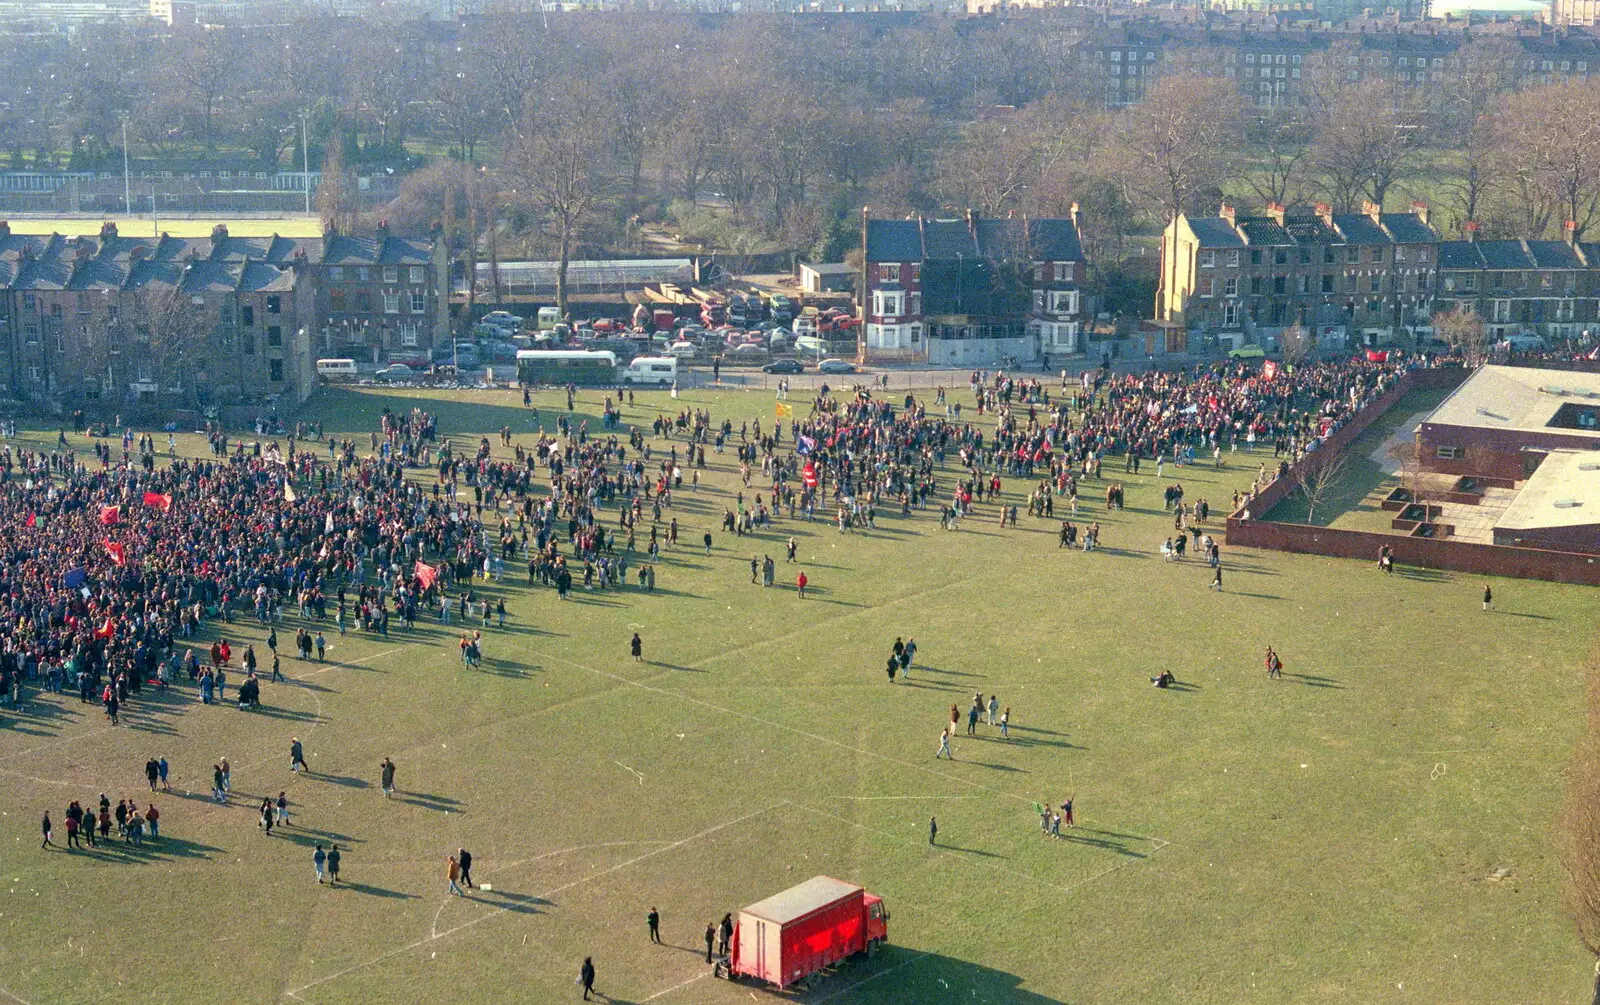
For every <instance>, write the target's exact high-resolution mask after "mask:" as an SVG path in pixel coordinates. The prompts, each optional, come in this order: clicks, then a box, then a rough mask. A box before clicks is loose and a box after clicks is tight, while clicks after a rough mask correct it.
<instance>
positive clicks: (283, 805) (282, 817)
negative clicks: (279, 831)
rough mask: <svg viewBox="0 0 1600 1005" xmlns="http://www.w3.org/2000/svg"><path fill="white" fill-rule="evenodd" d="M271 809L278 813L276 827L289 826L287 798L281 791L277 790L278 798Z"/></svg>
mask: <svg viewBox="0 0 1600 1005" xmlns="http://www.w3.org/2000/svg"><path fill="white" fill-rule="evenodd" d="M273 809H275V810H277V811H278V826H279V827H287V826H289V797H288V796H287V795H285V794H284V792H283V790H282V789H279V790H278V798H277V800H276V801H274V803H273Z"/></svg>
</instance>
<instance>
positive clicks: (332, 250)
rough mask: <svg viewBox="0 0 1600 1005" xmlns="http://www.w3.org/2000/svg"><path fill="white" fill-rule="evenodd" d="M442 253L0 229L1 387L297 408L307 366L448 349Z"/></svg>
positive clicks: (331, 237) (378, 235)
mask: <svg viewBox="0 0 1600 1005" xmlns="http://www.w3.org/2000/svg"><path fill="white" fill-rule="evenodd" d="M448 273H449V269H448V262H447V260H446V252H445V247H444V242H443V241H442V240H439V239H438V238H437V237H435V236H433V235H429V236H426V237H422V238H415V237H402V236H399V235H395V234H390V233H389V232H388V229H387V227H383V226H380V227H378V228H377V229H376V230H375V231H372V232H369V233H365V234H341V233H339V232H338V231H336V230H333V229H330V230H328V232H327V233H325V234H324V235H323V236H322V237H320V238H285V237H277V236H271V237H234V236H231V235H229V233H228V230H227V228H226V227H225V226H218V227H217V228H216V229H215V230H213V232H212V234H211V235H210V236H209V237H206V238H177V237H171V236H168V235H167V234H162V235H160V236H159V237H123V236H120V235H119V234H118V233H117V228H116V225H115V224H110V223H107V224H105V225H104V226H103V227H102V228H101V230H100V232H99V234H97V235H84V236H63V235H61V234H42V235H28V234H13V233H12V232H11V228H10V227H9V226H8V225H6V224H5V223H3V222H0V381H4V382H5V383H6V385H7V386H8V387H9V388H10V392H11V394H12V395H13V396H14V397H16V398H20V399H25V400H34V401H40V402H48V403H51V404H58V405H60V406H61V407H63V408H66V407H78V406H82V405H94V404H97V403H98V404H102V405H104V406H106V407H119V408H120V407H123V406H124V405H132V404H138V403H148V404H162V405H172V404H179V403H182V404H190V405H198V406H202V407H204V406H210V405H221V404H230V405H233V404H260V403H264V402H269V401H277V400H280V399H286V400H287V402H288V403H289V404H294V403H298V402H299V401H300V400H303V399H304V398H305V397H306V396H307V395H309V394H310V393H311V390H312V387H313V386H314V379H315V372H314V370H315V360H316V359H317V358H319V357H324V356H342V357H352V358H356V359H358V360H361V361H364V362H380V361H382V360H384V359H407V358H417V359H424V358H426V357H427V355H428V353H429V351H430V350H431V349H432V347H433V346H434V345H435V344H436V342H438V341H440V340H447V339H448V338H449V334H448V332H449V327H448V324H449V321H448V312H449V298H448V286H447V280H448Z"/></svg>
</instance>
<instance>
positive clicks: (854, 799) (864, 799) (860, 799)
mask: <svg viewBox="0 0 1600 1005" xmlns="http://www.w3.org/2000/svg"><path fill="white" fill-rule="evenodd" d="M827 798H829V799H849V800H851V801H852V802H858V803H860V802H871V801H875V800H879V799H982V798H983V797H982V796H828V797H827Z"/></svg>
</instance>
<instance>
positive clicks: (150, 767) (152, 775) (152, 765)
mask: <svg viewBox="0 0 1600 1005" xmlns="http://www.w3.org/2000/svg"><path fill="white" fill-rule="evenodd" d="M144 777H145V780H146V781H147V782H149V783H150V791H151V792H154V791H155V790H156V779H158V778H160V777H161V765H159V764H157V763H156V759H155V758H153V757H152V758H150V759H149V760H148V761H146V762H144Z"/></svg>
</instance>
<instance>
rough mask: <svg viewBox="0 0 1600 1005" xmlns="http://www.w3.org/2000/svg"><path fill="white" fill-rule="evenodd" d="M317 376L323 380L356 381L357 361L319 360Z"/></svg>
mask: <svg viewBox="0 0 1600 1005" xmlns="http://www.w3.org/2000/svg"><path fill="white" fill-rule="evenodd" d="M317 376H318V377H321V378H322V379H323V380H355V379H356V361H355V360H353V359H319V360H317Z"/></svg>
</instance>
